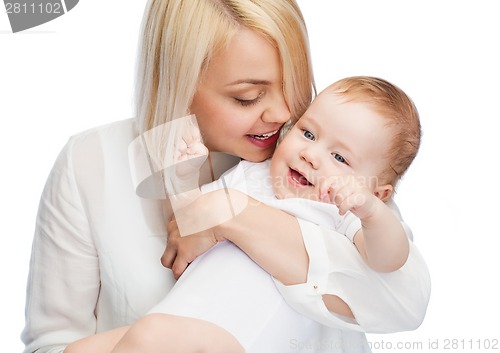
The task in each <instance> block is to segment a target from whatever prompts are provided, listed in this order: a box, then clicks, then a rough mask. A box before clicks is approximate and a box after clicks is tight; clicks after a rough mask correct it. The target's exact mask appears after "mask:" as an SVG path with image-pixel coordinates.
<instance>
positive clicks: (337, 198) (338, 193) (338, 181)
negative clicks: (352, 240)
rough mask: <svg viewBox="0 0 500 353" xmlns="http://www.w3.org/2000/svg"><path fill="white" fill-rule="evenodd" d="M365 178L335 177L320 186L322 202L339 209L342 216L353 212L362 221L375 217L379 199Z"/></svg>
mask: <svg viewBox="0 0 500 353" xmlns="http://www.w3.org/2000/svg"><path fill="white" fill-rule="evenodd" d="M368 182H369V181H368V180H366V178H365V177H357V176H354V175H352V176H351V175H349V176H335V177H330V178H328V179H326V180H324V181H323V182H322V183H321V184H320V200H321V201H323V202H329V203H332V204H334V205H336V206H337V207H338V208H339V213H340V215H344V214H345V213H346V212H347V211H351V212H352V213H353V214H354V215H356V216H357V217H358V218H360V219H365V218H368V217H370V216H372V215H373V213H374V211H375V205H376V204H377V202H378V201H379V199H378V198H377V197H376V196H375V195H374V194H373V193H372V192H371V191H370V188H369V184H368Z"/></svg>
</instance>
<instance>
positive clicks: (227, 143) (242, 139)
mask: <svg viewBox="0 0 500 353" xmlns="http://www.w3.org/2000/svg"><path fill="white" fill-rule="evenodd" d="M190 111H191V113H194V114H196V118H197V120H198V124H199V126H200V129H201V131H202V134H203V141H204V143H205V145H206V146H207V147H208V149H209V150H210V151H213V152H225V153H228V154H231V155H235V156H238V157H241V158H243V159H246V160H249V161H253V162H260V161H263V160H265V159H267V158H269V157H270V156H271V155H272V153H273V151H274V148H275V146H276V141H277V140H278V136H279V130H280V128H281V127H282V126H283V124H284V123H285V122H286V121H287V120H288V119H289V118H290V111H289V109H288V106H287V105H286V103H285V99H284V97H283V93H282V80H281V65H280V60H279V56H278V52H277V50H276V49H275V48H274V47H273V46H272V45H271V44H270V43H269V42H268V41H266V40H265V39H264V38H263V37H261V36H260V35H258V34H256V33H255V32H253V31H251V30H248V29H243V30H240V31H239V32H238V33H237V34H236V35H235V36H234V37H233V39H232V40H231V42H230V44H229V46H228V49H227V50H226V51H224V52H222V53H220V54H219V55H216V56H215V57H214V58H213V59H212V61H210V63H209V66H208V67H207V70H206V72H205V74H204V76H203V77H202V78H201V80H200V82H199V84H198V88H197V91H196V94H195V95H194V98H193V103H192V105H191V107H190Z"/></svg>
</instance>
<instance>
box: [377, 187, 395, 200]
mask: <svg viewBox="0 0 500 353" xmlns="http://www.w3.org/2000/svg"><path fill="white" fill-rule="evenodd" d="M393 191H394V188H393V186H392V185H391V184H385V185H378V186H377V187H376V188H375V191H374V192H373V194H374V195H375V196H377V197H378V198H379V199H380V200H382V201H384V202H386V201H387V200H389V198H390V197H391V196H392V193H393Z"/></svg>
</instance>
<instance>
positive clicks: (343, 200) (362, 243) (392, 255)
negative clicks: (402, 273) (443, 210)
mask: <svg viewBox="0 0 500 353" xmlns="http://www.w3.org/2000/svg"><path fill="white" fill-rule="evenodd" d="M376 190H377V189H376ZM320 194H321V198H322V200H323V201H327V202H331V203H333V204H335V205H337V206H338V208H339V213H340V214H341V215H345V214H346V213H347V212H348V211H350V212H352V213H353V214H354V215H355V216H356V217H358V218H359V219H360V220H361V229H360V230H359V231H357V233H356V234H355V235H354V244H355V245H356V248H357V249H358V251H359V253H360V254H361V256H362V258H363V259H364V260H365V262H366V263H367V264H368V265H369V266H370V267H371V268H372V269H374V270H375V271H378V272H393V271H396V270H397V269H399V268H400V267H401V266H403V265H404V263H405V262H406V260H407V258H408V254H409V241H408V236H407V234H406V232H405V230H404V228H403V225H402V224H401V221H400V220H399V219H398V218H397V217H396V215H395V214H394V213H393V212H392V210H391V209H390V208H389V207H388V206H387V205H386V204H385V203H384V201H382V200H383V199H387V198H388V197H389V196H390V192H387V191H386V192H384V194H382V193H381V192H378V191H376V192H373V191H370V189H369V188H368V185H367V184H366V182H365V179H360V178H356V177H343V178H340V177H333V178H331V179H329V180H328V181H326V182H325V183H324V184H323V185H322V186H321V188H320Z"/></svg>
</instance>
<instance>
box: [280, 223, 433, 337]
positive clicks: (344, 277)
mask: <svg viewBox="0 0 500 353" xmlns="http://www.w3.org/2000/svg"><path fill="white" fill-rule="evenodd" d="M298 221H299V224H300V227H301V231H302V234H303V239H304V244H305V247H306V250H307V252H308V255H309V259H310V260H309V261H310V262H309V270H308V275H307V282H306V283H303V284H298V285H291V286H285V285H283V284H282V283H280V282H279V281H277V280H275V282H276V285H277V287H278V289H279V290H280V292H281V294H282V295H283V297H284V298H285V300H286V301H287V302H288V303H289V305H291V306H292V307H293V308H295V310H297V311H299V312H300V313H301V314H303V315H305V316H307V317H309V318H311V319H313V320H315V321H318V322H320V323H322V324H324V325H327V326H331V327H336V328H341V329H350V330H356V331H364V332H369V333H391V332H400V331H407V330H413V329H416V328H417V327H418V326H419V325H420V324H421V323H422V321H423V319H424V316H425V312H426V310H427V304H428V302H429V297H430V276H429V272H428V269H427V265H426V263H425V261H424V259H423V258H422V256H421V255H420V252H419V251H418V249H417V247H416V246H415V245H414V244H413V243H412V242H410V253H409V256H408V260H407V261H406V263H405V264H404V265H403V266H402V267H401V268H400V269H399V270H397V271H394V272H391V273H379V272H376V271H374V270H372V269H370V268H369V267H368V265H366V264H365V263H364V261H363V260H362V258H361V256H359V253H358V252H357V250H356V248H355V246H354V245H353V244H352V243H351V242H350V241H349V239H348V238H347V237H346V236H344V235H343V234H340V233H338V232H336V231H333V230H330V229H325V228H322V227H320V226H318V225H316V224H313V223H311V222H307V221H304V220H301V219H298ZM324 294H332V295H336V296H338V297H340V298H341V299H343V300H344V301H345V302H346V303H347V304H348V305H349V307H350V308H351V310H352V312H353V314H354V317H355V318H356V321H351V320H349V319H348V318H344V317H341V316H339V315H336V314H334V313H332V312H330V311H329V310H328V309H327V308H326V306H325V304H324V302H323V300H322V295H324Z"/></svg>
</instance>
